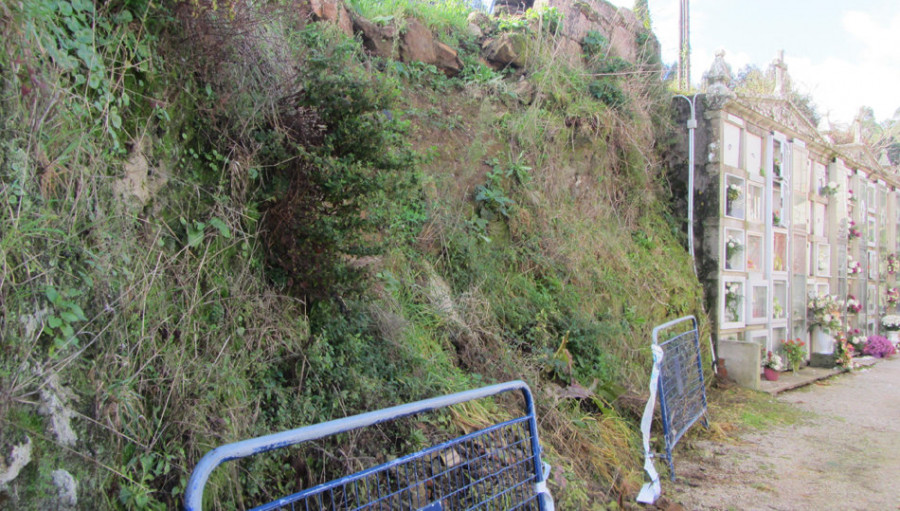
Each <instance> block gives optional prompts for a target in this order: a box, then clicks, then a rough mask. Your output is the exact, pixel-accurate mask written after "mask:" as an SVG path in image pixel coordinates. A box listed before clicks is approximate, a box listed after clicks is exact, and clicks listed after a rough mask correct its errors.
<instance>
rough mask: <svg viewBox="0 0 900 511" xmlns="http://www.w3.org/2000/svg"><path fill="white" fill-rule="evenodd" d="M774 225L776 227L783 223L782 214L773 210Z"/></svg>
mask: <svg viewBox="0 0 900 511" xmlns="http://www.w3.org/2000/svg"><path fill="white" fill-rule="evenodd" d="M772 225H774V226H776V227H777V226H779V225H781V215H779V214H778V213H777V212H775V211H773V212H772Z"/></svg>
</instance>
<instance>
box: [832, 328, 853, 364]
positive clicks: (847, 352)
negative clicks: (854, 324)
mask: <svg viewBox="0 0 900 511" xmlns="http://www.w3.org/2000/svg"><path fill="white" fill-rule="evenodd" d="M835 340H836V342H835V345H834V361H835V363H837V365H839V366H841V367H845V368H847V369H852V368H853V366H854V363H853V354H854V353H856V348H854V347H853V345H852V344H850V342H849V341H848V340H847V336H846V335H845V334H844V333H843V332H838V334H837V336H836V339H835Z"/></svg>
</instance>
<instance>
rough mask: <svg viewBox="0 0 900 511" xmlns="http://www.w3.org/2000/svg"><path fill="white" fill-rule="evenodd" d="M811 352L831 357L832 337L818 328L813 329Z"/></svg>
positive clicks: (832, 351)
mask: <svg viewBox="0 0 900 511" xmlns="http://www.w3.org/2000/svg"><path fill="white" fill-rule="evenodd" d="M812 352H813V353H818V354H821V355H831V354H833V353H834V337H832V336H831V334H829V333H828V331H827V330H825V329H824V328H822V327H820V326H814V327H813V331H812Z"/></svg>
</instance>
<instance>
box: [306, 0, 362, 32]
mask: <svg viewBox="0 0 900 511" xmlns="http://www.w3.org/2000/svg"><path fill="white" fill-rule="evenodd" d="M309 4H310V7H312V12H313V16H314V17H315V18H316V20H318V21H330V22H332V23H334V24H336V25H337V26H338V27H340V29H341V32H343V33H345V34H347V35H348V36H350V37H353V22H352V21H351V20H350V13H348V12H347V8H346V7H344V4H343V2H341V1H340V0H310V1H309Z"/></svg>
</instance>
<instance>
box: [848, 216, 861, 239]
mask: <svg viewBox="0 0 900 511" xmlns="http://www.w3.org/2000/svg"><path fill="white" fill-rule="evenodd" d="M849 227H850V228H849V229H847V238H848V239H850V240H854V239H858V238H862V231H860V230H859V229H857V228H856V222H854V221H853V220H850V224H849Z"/></svg>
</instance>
